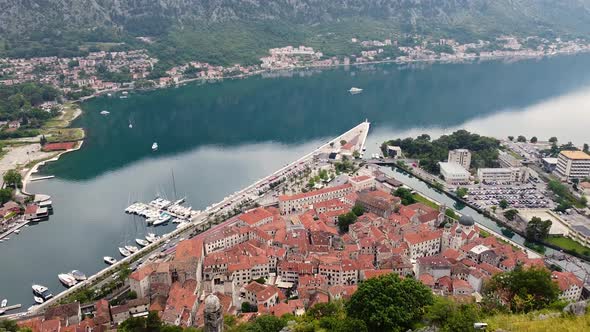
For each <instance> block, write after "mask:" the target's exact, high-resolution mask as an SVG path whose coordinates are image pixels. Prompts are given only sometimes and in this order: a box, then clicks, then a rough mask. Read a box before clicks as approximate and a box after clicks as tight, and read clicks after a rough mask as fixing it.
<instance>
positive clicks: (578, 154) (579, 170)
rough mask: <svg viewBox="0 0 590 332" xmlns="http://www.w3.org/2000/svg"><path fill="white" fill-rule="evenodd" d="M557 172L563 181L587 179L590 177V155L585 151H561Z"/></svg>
mask: <svg viewBox="0 0 590 332" xmlns="http://www.w3.org/2000/svg"><path fill="white" fill-rule="evenodd" d="M555 171H556V172H557V174H558V175H559V177H561V179H562V180H571V179H583V178H586V177H588V176H590V155H588V154H587V153H586V152H583V151H561V152H560V153H559V156H558V157H557V167H556V168H555Z"/></svg>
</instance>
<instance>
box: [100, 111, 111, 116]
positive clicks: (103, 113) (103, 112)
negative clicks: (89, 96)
mask: <svg viewBox="0 0 590 332" xmlns="http://www.w3.org/2000/svg"><path fill="white" fill-rule="evenodd" d="M109 114H111V112H109V111H107V110H104V111H100V115H109Z"/></svg>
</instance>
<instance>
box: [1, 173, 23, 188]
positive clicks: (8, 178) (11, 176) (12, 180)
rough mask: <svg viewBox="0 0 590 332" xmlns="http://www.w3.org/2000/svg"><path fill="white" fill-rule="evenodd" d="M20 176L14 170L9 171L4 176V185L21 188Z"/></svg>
mask: <svg viewBox="0 0 590 332" xmlns="http://www.w3.org/2000/svg"><path fill="white" fill-rule="evenodd" d="M22 180H23V177H22V175H21V174H20V173H19V172H18V171H17V170H15V169H11V170H9V171H8V172H6V173H5V174H4V183H5V184H6V185H7V186H10V187H13V188H21V187H22Z"/></svg>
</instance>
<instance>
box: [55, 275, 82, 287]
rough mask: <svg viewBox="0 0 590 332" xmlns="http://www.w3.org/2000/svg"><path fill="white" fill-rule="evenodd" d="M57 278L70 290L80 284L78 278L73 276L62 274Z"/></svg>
mask: <svg viewBox="0 0 590 332" xmlns="http://www.w3.org/2000/svg"><path fill="white" fill-rule="evenodd" d="M57 278H58V279H59V281H61V283H62V284H63V285H64V286H66V287H68V288H69V287H72V286H74V285H76V284H77V283H78V280H76V278H74V277H73V276H71V275H69V274H67V273H60V274H58V275H57Z"/></svg>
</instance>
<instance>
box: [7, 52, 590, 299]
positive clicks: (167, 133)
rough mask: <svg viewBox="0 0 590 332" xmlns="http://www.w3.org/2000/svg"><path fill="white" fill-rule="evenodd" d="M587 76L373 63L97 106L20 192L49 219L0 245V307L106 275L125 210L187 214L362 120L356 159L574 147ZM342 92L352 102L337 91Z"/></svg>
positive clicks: (517, 68)
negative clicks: (362, 148) (75, 142)
mask: <svg viewBox="0 0 590 332" xmlns="http://www.w3.org/2000/svg"><path fill="white" fill-rule="evenodd" d="M589 74H590V56H588V55H579V56H571V57H558V58H551V59H543V60H528V61H522V62H517V63H505V62H486V63H478V64H444V65H443V64H437V65H424V64H421V65H417V66H398V65H394V64H386V65H378V66H366V67H358V68H349V69H345V68H338V69H330V70H325V71H322V72H319V71H313V72H299V73H295V74H293V75H292V77H277V78H265V77H261V76H257V77H252V78H248V79H244V80H226V81H223V82H217V83H212V84H205V85H199V84H191V85H187V86H183V87H179V88H172V89H166V90H157V91H151V92H142V93H132V94H130V97H129V98H128V99H119V98H118V97H112V98H109V97H106V96H105V97H101V98H97V99H95V100H92V101H90V102H88V103H85V104H84V105H83V109H84V114H83V116H81V117H80V118H79V119H78V120H77V121H76V123H75V125H76V126H83V127H85V128H86V132H87V139H86V141H85V143H84V145H83V148H82V149H81V150H80V151H78V152H75V153H71V154H67V155H64V156H63V157H62V158H61V159H60V160H59V161H58V162H55V163H52V164H50V165H48V166H47V167H45V168H44V169H43V173H45V174H49V175H55V176H56V178H54V179H51V180H47V181H41V182H36V183H33V184H31V185H29V187H28V189H29V190H30V191H33V192H42V193H46V194H50V195H51V196H52V200H53V202H54V208H55V213H54V215H53V216H52V217H51V218H50V220H49V221H47V222H43V223H40V224H37V225H33V226H31V227H28V228H25V229H23V231H22V232H21V234H20V235H16V236H11V238H12V239H11V240H10V241H8V242H7V243H0V266H2V272H1V273H0V299H2V298H8V299H9V302H10V303H22V304H23V305H24V307H25V308H26V307H28V306H29V305H30V304H31V302H32V296H31V291H30V286H31V284H32V283H41V284H44V285H46V286H49V287H50V288H51V289H52V290H53V291H54V292H58V291H59V290H61V289H63V288H62V286H61V285H60V284H59V281H58V280H57V274H58V273H60V272H64V271H70V270H72V269H79V270H82V271H83V272H85V273H87V274H91V273H94V272H96V271H98V270H100V269H102V268H103V267H104V266H105V265H104V264H103V262H102V257H103V256H105V255H110V256H113V257H119V255H118V252H117V249H116V247H118V246H120V245H122V244H124V243H131V242H133V241H134V239H135V238H136V237H140V236H141V235H143V234H145V232H146V231H147V230H146V227H145V225H144V223H143V221H142V220H141V219H138V218H133V217H131V216H128V215H125V214H124V213H123V210H124V208H125V207H126V206H127V205H128V204H129V202H132V201H136V200H142V201H147V200H150V199H152V198H153V197H154V196H155V195H157V194H160V195H163V196H166V197H168V198H174V197H182V196H186V197H187V204H188V205H192V206H193V207H194V208H197V209H198V208H204V207H205V206H207V205H209V204H211V203H213V202H216V201H219V200H221V199H222V198H223V197H224V196H227V195H228V194H229V193H232V192H234V191H236V190H238V189H240V188H242V187H244V186H246V185H248V184H250V183H252V182H253V181H254V180H256V179H258V178H260V177H262V176H264V175H266V174H269V173H270V172H272V171H273V170H276V169H278V168H279V167H280V166H282V165H284V164H286V163H288V162H289V161H292V160H295V159H297V157H299V156H301V155H303V154H305V153H307V152H309V151H310V150H312V149H313V148H315V147H317V146H318V145H320V144H321V143H322V142H325V141H326V140H327V139H329V137H332V136H336V135H338V134H340V133H341V132H343V131H345V130H347V129H349V128H351V127H353V126H354V125H356V124H358V123H359V122H361V121H363V120H364V119H365V118H368V119H369V120H370V121H371V122H372V129H371V133H370V135H369V142H368V151H367V152H368V153H369V154H370V153H371V152H373V151H376V149H377V146H378V145H379V144H380V142H382V141H383V140H385V139H390V138H395V137H398V136H406V135H416V134H420V133H422V132H426V133H430V134H431V135H433V136H436V135H439V134H442V133H447V132H451V131H453V130H455V129H458V128H467V129H469V130H476V131H478V132H481V133H483V134H490V135H497V136H506V135H515V136H516V135H520V134H524V135H527V136H530V135H536V136H538V137H539V138H540V139H543V138H548V137H550V136H558V137H559V138H560V140H562V141H566V140H572V141H574V142H576V143H579V144H581V143H583V142H584V140H585V139H587V138H588V137H587V129H586V126H587V123H588V121H587V119H588V116H587V114H588V110H589V109H590V75H589ZM352 86H355V87H360V88H363V89H364V91H363V93H361V94H358V95H354V96H352V95H350V94H349V93H348V92H347V90H348V89H350V87H352ZM101 110H108V111H109V112H110V114H109V115H108V116H102V115H100V114H99V112H100V111H101ZM130 123H131V124H132V126H133V128H129V124H130ZM589 141H590V139H589ZM153 142H158V144H159V150H158V151H156V152H153V151H152V150H151V145H152V143H153ZM172 172H174V177H175V180H176V181H175V184H176V186H175V187H176V193H175V192H174V190H173V185H172V176H171V174H172ZM173 227H174V226H168V227H164V228H158V229H157V232H159V233H163V232H167V231H170V230H171V229H172V228H173Z"/></svg>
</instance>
